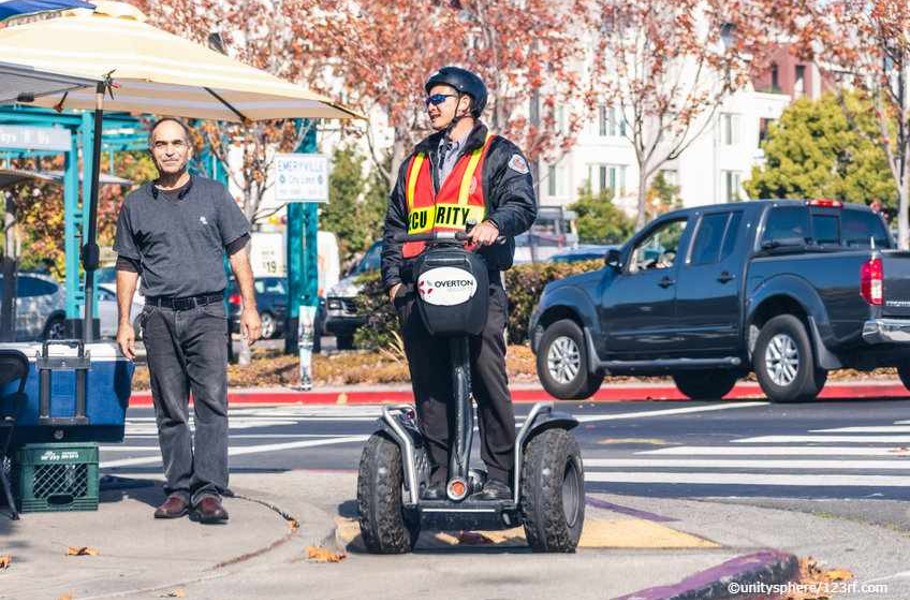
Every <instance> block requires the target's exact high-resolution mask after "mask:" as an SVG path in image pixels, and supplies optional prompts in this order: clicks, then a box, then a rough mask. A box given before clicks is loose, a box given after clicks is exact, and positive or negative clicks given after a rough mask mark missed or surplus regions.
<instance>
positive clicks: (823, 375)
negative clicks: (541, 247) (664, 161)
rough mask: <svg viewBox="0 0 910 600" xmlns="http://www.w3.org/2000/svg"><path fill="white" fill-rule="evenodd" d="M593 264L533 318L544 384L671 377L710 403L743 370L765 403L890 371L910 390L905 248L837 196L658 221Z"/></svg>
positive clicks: (544, 301) (581, 387) (589, 389)
mask: <svg viewBox="0 0 910 600" xmlns="http://www.w3.org/2000/svg"><path fill="white" fill-rule="evenodd" d="M605 259H606V260H605V262H606V264H605V266H604V268H602V269H600V270H598V271H595V272H591V273H585V274H582V275H575V276H572V277H567V278H565V279H563V280H561V281H556V282H553V283H550V284H549V285H547V286H546V288H545V289H544V292H543V295H542V296H541V298H540V301H539V303H538V305H537V307H536V309H535V311H534V313H533V314H532V316H531V322H530V329H529V331H530V332H531V348H532V350H534V352H535V353H536V354H537V372H538V375H539V377H540V380H541V382H542V383H543V386H544V388H545V389H546V390H547V391H548V392H549V393H550V394H552V395H553V396H556V397H557V398H563V399H570V398H587V397H589V396H591V395H592V394H593V393H594V392H596V391H597V390H598V388H599V387H600V385H601V383H602V382H603V379H604V377H605V376H608V375H670V376H672V377H673V380H674V381H675V383H676V385H677V387H678V388H679V390H680V391H681V392H682V393H683V394H685V395H686V396H688V397H690V398H693V399H706V398H720V397H722V396H724V394H726V393H728V392H729V391H730V390H731V389H732V388H733V385H734V384H735V383H736V381H737V380H738V379H739V378H741V377H743V376H745V375H747V374H748V373H749V372H750V371H754V372H755V375H756V378H757V379H758V382H759V383H760V384H761V387H762V390H763V391H764V392H765V394H766V395H767V397H768V398H769V399H771V400H772V401H775V402H791V401H799V400H807V399H811V398H814V397H815V396H817V395H818V393H819V391H821V389H822V387H823V386H824V385H825V381H826V380H827V377H828V371H831V370H835V369H844V368H852V369H859V370H871V369H873V368H876V367H883V366H894V367H897V368H898V373H899V375H900V377H901V380H902V381H903V383H904V385H905V386H907V387H910V252H904V251H900V250H897V249H895V244H894V241H893V240H892V238H891V236H890V235H889V233H888V229H887V228H886V226H885V223H884V222H883V221H882V219H881V217H880V216H879V215H878V214H876V213H874V212H872V211H871V210H870V209H869V208H868V207H866V206H860V205H852V204H841V203H840V202H838V201H834V200H807V201H802V200H760V201H754V202H739V203H735V204H723V205H714V206H705V207H697V208H689V209H684V210H679V211H675V212H672V213H668V214H666V215H663V216H661V217H660V218H658V219H656V220H655V221H653V222H651V223H650V224H649V225H648V226H646V227H645V228H644V229H642V230H641V231H640V232H639V233H638V234H636V235H635V236H634V237H633V238H632V239H631V240H629V241H628V242H627V243H626V244H625V245H624V246H623V247H622V248H621V249H619V250H610V251H609V252H608V253H607V255H606V257H605Z"/></svg>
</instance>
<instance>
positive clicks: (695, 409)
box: [578, 402, 770, 423]
mask: <svg viewBox="0 0 910 600" xmlns="http://www.w3.org/2000/svg"><path fill="white" fill-rule="evenodd" d="M769 404H770V402H735V403H732V402H731V403H729V404H712V405H708V406H689V407H686V408H667V409H664V410H642V411H636V412H630V413H619V414H615V415H581V416H580V417H578V421H579V422H580V423H595V422H600V421H621V420H625V419H640V418H644V417H666V416H669V415H687V414H692V413H700V412H713V411H717V410H730V409H734V408H755V407H757V406H768V405H769Z"/></svg>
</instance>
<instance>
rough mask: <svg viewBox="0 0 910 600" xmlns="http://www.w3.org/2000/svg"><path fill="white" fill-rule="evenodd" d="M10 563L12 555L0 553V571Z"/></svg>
mask: <svg viewBox="0 0 910 600" xmlns="http://www.w3.org/2000/svg"><path fill="white" fill-rule="evenodd" d="M12 563H13V557H12V555H11V554H0V571H2V570H3V569H8V568H9V566H10V565H11V564H12Z"/></svg>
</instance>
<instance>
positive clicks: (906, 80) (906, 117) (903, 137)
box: [786, 0, 910, 248]
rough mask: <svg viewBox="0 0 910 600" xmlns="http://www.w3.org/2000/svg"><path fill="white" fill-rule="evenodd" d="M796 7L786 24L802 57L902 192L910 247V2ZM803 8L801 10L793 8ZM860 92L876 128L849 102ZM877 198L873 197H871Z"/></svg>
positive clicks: (903, 232) (860, 0)
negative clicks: (879, 152) (834, 92)
mask: <svg viewBox="0 0 910 600" xmlns="http://www.w3.org/2000/svg"><path fill="white" fill-rule="evenodd" d="M790 3H792V4H795V5H797V6H798V7H799V11H800V12H801V13H802V14H801V15H800V16H798V17H797V18H793V19H789V20H787V21H786V23H788V24H789V25H790V27H791V33H792V35H793V36H794V37H795V38H796V39H798V41H799V48H800V51H801V53H802V54H803V55H804V56H805V57H808V58H810V59H813V60H815V61H816V63H817V64H818V65H819V67H820V68H821V69H822V71H823V72H824V73H825V74H826V75H827V82H828V84H829V85H831V86H833V87H834V88H835V90H837V91H839V92H840V93H839V94H838V97H839V98H840V99H841V100H842V103H841V107H842V109H843V111H844V114H845V116H846V118H847V120H848V121H849V122H850V123H851V126H852V127H853V129H854V130H855V131H856V132H858V133H860V134H862V135H865V136H867V138H868V139H870V140H872V141H873V142H874V143H875V144H877V145H878V146H879V147H880V148H881V149H882V151H883V152H884V154H885V157H886V159H887V164H888V168H889V170H890V172H891V175H892V177H893V178H894V182H895V186H896V188H897V205H898V236H899V242H900V246H901V248H908V247H910V220H908V219H910V4H908V3H907V1H906V0H813V1H811V2H797V1H796V0H791V2H790ZM793 10H797V9H793ZM850 89H853V90H857V91H859V92H860V93H861V94H862V95H864V96H865V97H866V99H868V101H869V102H871V104H872V107H873V115H874V116H875V121H876V127H875V128H874V129H873V130H872V131H870V130H869V128H868V127H864V126H863V121H864V119H863V118H861V117H862V115H860V114H858V113H857V112H856V111H855V110H853V109H852V108H851V106H850V104H849V103H848V102H846V101H845V97H846V96H845V94H843V92H844V91H845V90H850ZM869 200H871V198H870V199H869Z"/></svg>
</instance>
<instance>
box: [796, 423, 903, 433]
mask: <svg viewBox="0 0 910 600" xmlns="http://www.w3.org/2000/svg"><path fill="white" fill-rule="evenodd" d="M809 433H910V425H879V426H876V427H871V426H864V427H838V428H836V429H810V430H809Z"/></svg>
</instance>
